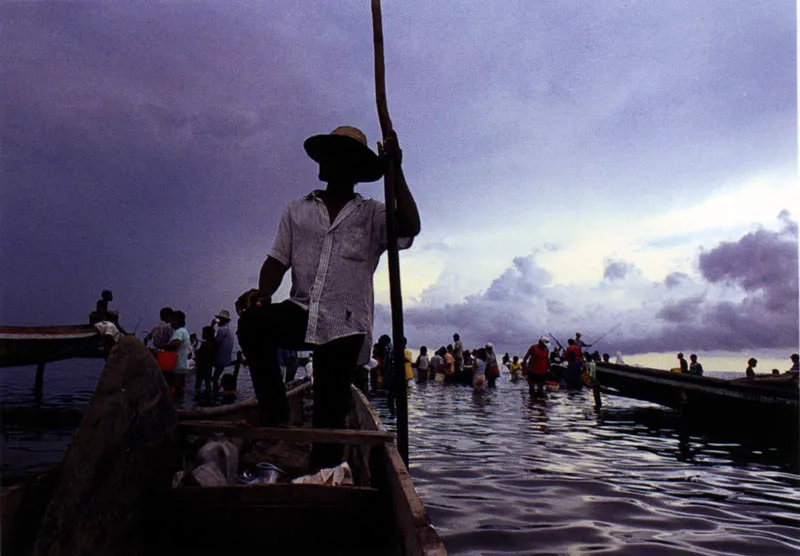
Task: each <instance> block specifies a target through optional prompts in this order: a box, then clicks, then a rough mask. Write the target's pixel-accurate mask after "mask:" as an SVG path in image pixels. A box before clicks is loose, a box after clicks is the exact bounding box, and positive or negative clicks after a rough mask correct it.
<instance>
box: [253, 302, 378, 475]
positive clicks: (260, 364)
mask: <svg viewBox="0 0 800 556" xmlns="http://www.w3.org/2000/svg"><path fill="white" fill-rule="evenodd" d="M307 328H308V312H307V311H306V310H305V309H303V308H302V307H300V306H298V305H296V304H295V303H292V302H291V301H284V302H282V303H278V304H273V305H267V306H264V307H253V308H251V309H248V310H247V311H245V312H244V313H243V314H242V316H241V318H240V319H239V328H238V330H237V335H238V337H239V345H240V346H241V347H242V351H243V352H244V355H245V357H246V358H247V360H248V362H249V368H250V378H251V379H252V382H253V389H254V390H255V392H256V397H257V398H258V408H259V414H260V417H261V424H262V426H270V425H279V424H283V423H286V422H287V421H288V420H289V404H288V402H287V400H286V386H285V384H284V382H283V379H282V377H281V371H280V367H279V366H278V348H284V349H292V350H304V349H312V350H313V357H314V358H313V362H314V363H313V364H314V416H313V419H312V425H313V426H314V427H315V428H344V426H345V421H346V420H347V414H348V412H349V411H350V378H351V375H352V373H353V370H354V369H355V367H356V364H357V362H358V355H359V353H360V351H361V346H362V344H363V343H364V335H363V334H360V335H355V336H346V337H344V338H339V339H336V340H333V341H331V342H328V343H327V344H322V345H313V346H312V345H308V344H306V343H305V336H306V329H307ZM336 454H338V457H339V458H340V457H341V446H334V445H330V446H329V445H315V446H314V451H313V452H312V465H317V466H320V467H322V466H328V465H337V464H338V463H339V461H335V460H336Z"/></svg>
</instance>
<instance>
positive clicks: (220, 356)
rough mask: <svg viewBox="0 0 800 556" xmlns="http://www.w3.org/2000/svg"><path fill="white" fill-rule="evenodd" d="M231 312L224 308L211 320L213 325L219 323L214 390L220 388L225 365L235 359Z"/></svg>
mask: <svg viewBox="0 0 800 556" xmlns="http://www.w3.org/2000/svg"><path fill="white" fill-rule="evenodd" d="M230 322H231V314H230V312H229V311H228V310H227V309H223V310H222V311H220V312H219V313H217V314H216V315H214V320H212V321H211V326H214V324H216V325H217V331H216V332H215V333H214V339H215V340H216V341H217V355H216V357H215V358H214V377H213V383H214V391H216V390H217V389H218V388H219V379H220V377H221V376H222V372H223V371H224V370H225V367H227V366H228V365H230V364H231V360H232V359H233V331H232V330H231V327H230V326H229V325H230Z"/></svg>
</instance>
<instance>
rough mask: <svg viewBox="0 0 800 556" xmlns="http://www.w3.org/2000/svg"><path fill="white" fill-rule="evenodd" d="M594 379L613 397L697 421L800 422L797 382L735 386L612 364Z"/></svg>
mask: <svg viewBox="0 0 800 556" xmlns="http://www.w3.org/2000/svg"><path fill="white" fill-rule="evenodd" d="M596 380H597V382H598V383H599V384H600V385H602V386H604V387H606V388H609V389H611V390H612V393H614V392H616V393H619V394H621V395H623V396H627V397H631V398H636V399H640V400H644V401H650V402H653V403H657V404H660V405H664V406H667V407H671V408H674V409H679V410H681V411H685V412H687V414H689V415H692V416H693V417H696V418H698V419H704V420H714V421H721V422H729V423H731V424H737V423H739V422H740V421H746V422H752V423H756V422H757V423H771V424H773V425H774V424H775V423H781V424H782V426H794V427H795V428H796V425H797V423H798V415H799V413H798V392H797V385H796V383H795V384H794V386H793V387H792V386H791V385H774V384H770V383H768V382H764V383H761V382H760V381H738V380H733V381H731V380H723V379H719V378H714V377H709V376H694V375H686V374H680V373H673V372H670V371H664V370H659V369H648V368H643V367H631V366H627V365H616V364H611V363H598V364H597V366H596ZM787 386H788V387H787Z"/></svg>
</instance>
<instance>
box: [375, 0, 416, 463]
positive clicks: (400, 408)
mask: <svg viewBox="0 0 800 556" xmlns="http://www.w3.org/2000/svg"><path fill="white" fill-rule="evenodd" d="M372 39H373V43H374V45H375V101H376V103H377V105H378V119H379V120H380V124H381V133H382V134H383V138H384V140H385V139H386V138H387V137H390V136H391V135H392V134H393V133H394V130H393V128H392V120H391V118H389V108H388V107H387V103H386V78H385V69H384V61H383V21H382V18H381V2H380V0H372ZM395 164H396V161H395V159H394V158H393V157H391V156H389V157H387V165H386V174H385V175H384V177H383V192H384V198H385V200H386V236H387V246H386V251H387V255H388V257H389V295H390V300H391V305H392V344H393V345H394V381H393V382H394V388H395V394H396V404H397V449H398V451H399V452H400V455H401V456H402V458H403V462H404V463H405V464H406V467H408V393H407V390H406V373H405V355H404V347H405V346H404V345H403V340H404V333H403V294H402V290H401V288H400V255H399V253H398V250H397V223H396V219H395V212H394V211H395V206H394V205H395V183H394V180H395V172H396V167H395Z"/></svg>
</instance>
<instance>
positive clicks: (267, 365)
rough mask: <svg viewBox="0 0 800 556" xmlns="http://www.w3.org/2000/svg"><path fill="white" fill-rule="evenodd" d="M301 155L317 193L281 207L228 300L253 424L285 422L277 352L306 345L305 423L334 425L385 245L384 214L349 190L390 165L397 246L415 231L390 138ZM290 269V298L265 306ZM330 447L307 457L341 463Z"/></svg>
mask: <svg viewBox="0 0 800 556" xmlns="http://www.w3.org/2000/svg"><path fill="white" fill-rule="evenodd" d="M304 148H305V150H306V153H307V154H308V155H309V156H310V157H311V158H312V159H313V160H314V161H316V162H317V163H318V164H319V179H320V181H322V182H325V183H326V188H325V189H322V190H320V189H318V190H314V191H312V192H311V193H309V194H308V195H305V196H304V197H301V198H299V199H295V200H293V201H290V202H289V204H288V205H287V206H286V208H285V209H284V211H283V213H282V215H281V218H280V222H279V224H278V230H277V233H276V235H275V239H274V242H273V245H272V248H271V249H270V251H269V252H268V256H267V258H266V260H265V261H264V263H263V265H262V267H261V271H260V274H259V285H258V289H257V290H250V291H248V292H245V293H244V294H243V295H242V296H240V298H239V300H237V307H238V308H239V311H238V312H240V319H239V329H238V332H237V333H238V336H239V344H240V345H241V346H242V349H243V350H244V352H245V356H246V357H247V359H248V361H249V362H250V375H251V377H252V380H253V388H254V390H255V393H256V397H257V398H258V401H259V409H260V413H261V418H262V424H271V425H277V424H282V423H285V422H286V421H287V420H288V418H289V406H288V402H287V398H286V389H285V386H284V383H283V381H282V380H281V376H280V369H279V368H278V362H277V349H278V348H279V347H284V348H287V349H308V348H309V347H310V348H311V349H312V350H313V353H314V367H315V368H314V371H315V372H314V415H313V425H314V426H315V427H320V428H342V427H344V425H345V419H346V417H347V414H348V411H349V405H350V378H351V375H352V369H353V368H355V366H356V365H357V364H358V357H359V355H360V353H361V351H362V349H361V348H362V345H363V344H364V342H365V341H367V342H369V337H370V335H371V333H372V320H373V312H374V311H373V307H374V294H373V275H374V272H375V269H376V268H377V266H378V261H379V259H380V256H381V255H382V253H383V251H385V250H386V248H387V229H386V207H385V205H384V204H383V203H382V202H379V201H376V200H373V199H368V198H364V197H362V196H361V195H360V194H358V193H356V192H355V190H354V189H355V186H356V184H357V183H360V182H373V181H376V180H378V179H380V178H381V177H382V176H383V174H384V169H385V167H386V166H387V161H388V160H390V159H391V161H393V162H394V164H393V167H394V169H395V170H394V171H395V173H396V174H395V176H393V177H394V179H395V185H396V188H395V198H394V199H390V200H389V202H391V203H394V207H395V209H394V210H395V213H396V220H395V223H396V227H397V228H396V229H397V233H398V247H399V248H400V249H406V248H408V247H410V246H411V244H412V241H413V238H414V237H415V236H416V235H418V234H419V232H420V228H421V226H420V218H419V212H418V210H417V206H416V202H415V201H414V197H413V196H412V194H411V191H410V190H409V188H408V185H407V183H406V180H405V176H404V175H403V170H402V152H401V150H400V147H399V143H398V140H397V135H396V134H395V133H394V132H392V134H391V135H390V136H389V137H387V138H386V139H385V141H384V143H383V144H381V143H380V142H379V143H378V154H375V152H373V151H372V150H371V149H370V148H369V147H368V146H367V139H366V136H365V135H364V133H363V132H362V131H361V130H359V129H357V128H355V127H351V126H341V127H338V128H336V129H334V130H333V131H332V132H331V133H329V134H323V135H315V136H313V137H309V138H308V139H306V141H305V143H304ZM290 268H291V270H292V288H291V294H290V295H291V296H290V298H289V299H287V300H285V301H283V302H281V303H274V304H273V303H272V295H273V294H274V293H275V291H276V290H277V289H278V287H279V286H280V284H281V282H282V281H283V277H284V275H285V274H286V271H287V270H289V269H290ZM315 448H316V447H315ZM330 448H331V449H330V450H328V449H327V448H320V449H319V450H316V449H315V450H314V452H313V454H312V456H313V458H312V459H315V460H316V461H315V462H316V463H322V462H323V460H327V461H325V463H338V461H334V460H337V458H340V457H341V449H340V448H341V446H332V447H330ZM323 453H324V454H325V455H323ZM317 456H318V457H317Z"/></svg>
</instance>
